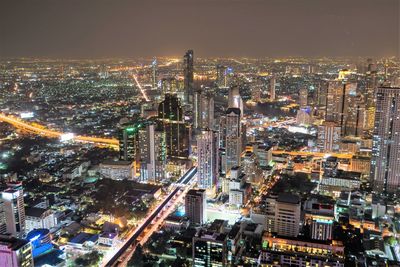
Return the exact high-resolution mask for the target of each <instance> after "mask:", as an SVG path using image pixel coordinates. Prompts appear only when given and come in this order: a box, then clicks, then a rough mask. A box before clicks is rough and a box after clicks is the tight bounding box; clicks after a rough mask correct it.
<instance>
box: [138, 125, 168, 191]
mask: <svg viewBox="0 0 400 267" xmlns="http://www.w3.org/2000/svg"><path fill="white" fill-rule="evenodd" d="M156 128H157V125H156V124H147V125H146V127H145V128H144V129H141V130H140V131H139V144H140V149H139V150H140V180H141V181H146V182H152V183H157V182H160V181H161V180H162V179H164V178H165V165H166V160H167V151H166V150H167V148H166V144H165V132H162V131H159V130H157V129H156Z"/></svg>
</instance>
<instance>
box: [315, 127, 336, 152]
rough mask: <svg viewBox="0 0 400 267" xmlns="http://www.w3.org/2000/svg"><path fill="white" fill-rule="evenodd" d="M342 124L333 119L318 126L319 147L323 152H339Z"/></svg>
mask: <svg viewBox="0 0 400 267" xmlns="http://www.w3.org/2000/svg"><path fill="white" fill-rule="evenodd" d="M340 131H341V129H340V126H339V125H338V124H337V123H336V122H333V121H325V122H324V123H323V124H322V125H319V126H318V131H317V134H318V135H317V137H318V138H317V147H318V150H319V151H321V152H338V151H339V142H340Z"/></svg>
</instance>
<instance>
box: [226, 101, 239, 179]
mask: <svg viewBox="0 0 400 267" xmlns="http://www.w3.org/2000/svg"><path fill="white" fill-rule="evenodd" d="M240 116H241V113H240V109H239V108H228V109H227V111H226V136H225V138H226V141H225V146H226V147H225V152H226V165H225V173H228V171H230V169H232V167H234V166H240V157H241V153H242V137H241V133H242V131H241V127H240V126H241V124H240Z"/></svg>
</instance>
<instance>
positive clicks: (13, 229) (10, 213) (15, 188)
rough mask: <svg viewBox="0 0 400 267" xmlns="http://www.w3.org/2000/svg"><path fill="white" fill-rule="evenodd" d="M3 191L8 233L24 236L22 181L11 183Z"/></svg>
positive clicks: (19, 236)
mask: <svg viewBox="0 0 400 267" xmlns="http://www.w3.org/2000/svg"><path fill="white" fill-rule="evenodd" d="M9 186H10V187H9V188H8V189H6V190H4V191H3V192H2V193H1V198H2V200H3V208H4V214H5V219H6V220H5V221H6V229H7V233H10V234H11V235H12V236H14V237H18V238H22V237H23V236H24V235H25V207H24V191H23V189H22V184H21V183H16V184H11V185H9Z"/></svg>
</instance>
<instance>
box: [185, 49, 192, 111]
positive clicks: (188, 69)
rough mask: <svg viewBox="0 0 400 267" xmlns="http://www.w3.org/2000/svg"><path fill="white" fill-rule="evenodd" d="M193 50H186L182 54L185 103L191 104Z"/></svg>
mask: <svg viewBox="0 0 400 267" xmlns="http://www.w3.org/2000/svg"><path fill="white" fill-rule="evenodd" d="M193 61H194V58H193V50H188V51H187V52H186V54H185V55H184V56H183V78H184V90H185V101H184V102H185V103H186V104H192V103H193V97H194V83H193V81H194V67H193Z"/></svg>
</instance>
